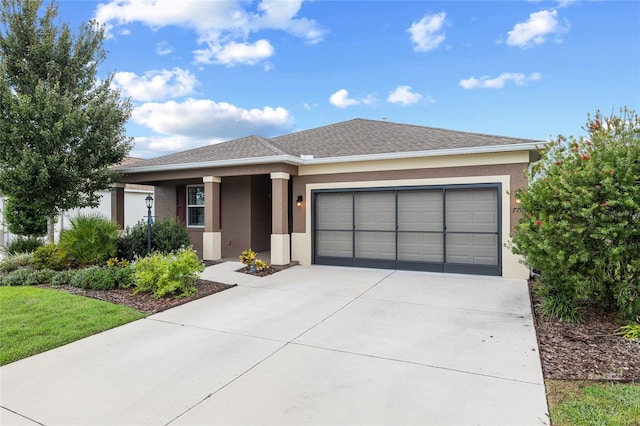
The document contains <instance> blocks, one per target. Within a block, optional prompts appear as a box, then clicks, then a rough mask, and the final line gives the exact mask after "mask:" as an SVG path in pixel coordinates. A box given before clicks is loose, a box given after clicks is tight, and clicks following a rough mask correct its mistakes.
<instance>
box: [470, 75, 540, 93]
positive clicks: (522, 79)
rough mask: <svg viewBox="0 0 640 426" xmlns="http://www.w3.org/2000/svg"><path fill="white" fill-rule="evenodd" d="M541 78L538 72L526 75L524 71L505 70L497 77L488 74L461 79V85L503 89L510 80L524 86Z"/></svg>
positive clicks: (472, 87)
mask: <svg viewBox="0 0 640 426" xmlns="http://www.w3.org/2000/svg"><path fill="white" fill-rule="evenodd" d="M541 78H542V75H541V74H540V73H538V72H533V73H531V74H529V75H525V74H523V73H511V72H503V73H502V74H500V75H499V76H498V77H495V78H490V77H488V76H484V77H480V78H475V77H470V78H467V79H465V80H461V81H460V86H462V87H463V88H465V89H467V90H473V89H502V88H503V87H504V85H505V83H506V82H508V81H513V82H514V83H515V84H516V86H524V85H526V84H527V83H529V82H531V81H538V80H540V79H541Z"/></svg>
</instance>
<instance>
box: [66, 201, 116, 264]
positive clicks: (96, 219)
mask: <svg viewBox="0 0 640 426" xmlns="http://www.w3.org/2000/svg"><path fill="white" fill-rule="evenodd" d="M117 235H118V226H117V225H116V224H115V223H113V222H112V221H110V220H109V219H107V218H106V217H104V216H102V215H101V214H96V213H93V214H79V215H78V216H76V217H74V218H73V219H71V229H67V230H65V231H63V232H62V234H61V235H60V248H61V250H62V251H63V252H64V253H65V254H66V255H67V257H69V258H71V259H74V260H76V261H77V262H78V263H79V264H80V266H87V265H96V264H98V263H102V262H105V261H106V260H107V259H109V258H110V257H113V256H114V255H115V252H116V237H117Z"/></svg>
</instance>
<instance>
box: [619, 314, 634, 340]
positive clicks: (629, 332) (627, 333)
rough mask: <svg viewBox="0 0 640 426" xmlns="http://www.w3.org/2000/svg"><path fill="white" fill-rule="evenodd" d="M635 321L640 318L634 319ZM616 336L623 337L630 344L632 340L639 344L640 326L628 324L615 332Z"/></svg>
mask: <svg viewBox="0 0 640 426" xmlns="http://www.w3.org/2000/svg"><path fill="white" fill-rule="evenodd" d="M636 320H640V318H636ZM616 334H617V335H619V336H622V337H624V338H625V339H627V340H629V341H630V342H633V341H634V340H637V341H639V342H640V324H639V323H637V322H632V323H630V324H627V325H623V326H622V327H620V328H619V329H617V330H616Z"/></svg>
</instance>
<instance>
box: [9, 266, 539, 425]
mask: <svg viewBox="0 0 640 426" xmlns="http://www.w3.org/2000/svg"><path fill="white" fill-rule="evenodd" d="M239 267H240V264H239V263H237V262H226V263H222V264H219V265H215V266H213V267H209V268H207V269H206V270H205V272H204V274H203V277H204V278H207V279H211V280H217V281H222V282H226V283H237V284H238V287H234V288H232V289H229V290H226V291H224V292H222V293H218V294H215V295H212V296H210V297H206V298H203V299H199V300H196V301H194V302H190V303H188V304H185V305H182V306H179V307H177V308H174V309H171V310H168V311H165V312H162V313H159V314H156V315H153V316H150V317H148V318H146V319H143V320H139V321H136V322H134V323H131V324H127V325H125V326H122V327H119V328H117V329H113V330H110V331H107V332H104V333H101V334H99V335H95V336H92V337H89V338H87V339H84V340H81V341H78V342H75V343H72V344H70V345H67V346H65V347H62V348H59V349H56V350H52V351H49V352H47V353H44V354H40V355H37V356H34V357H31V358H28V359H25V360H22V361H18V362H15V363H13V364H9V365H7V366H4V367H2V368H0V383H1V387H0V390H1V394H0V405H1V406H2V407H3V409H2V410H1V411H0V423H1V424H2V425H14V424H16V425H18V424H24V425H35V424H45V425H57V424H59V425H91V424H105V425H124V424H131V425H143V424H149V425H166V424H171V425H213V424H224V425H227V424H273V425H275V424H318V425H320V424H321V425H328V424H334V425H338V424H349V425H352V424H370V425H374V424H375V425H377V424H403V425H407V424H415V425H417V424H439V425H440V424H451V425H453V424H455V425H461V424H492V425H494V424H505V425H507V424H519V425H527V424H530V425H536V424H547V423H548V419H547V416H546V412H547V405H546V398H545V390H544V383H543V379H542V372H541V368H540V362H539V358H538V349H537V344H536V340H535V331H534V329H533V323H532V317H531V312H530V306H529V300H528V293H527V286H526V283H525V282H524V281H510V280H504V279H501V278H495V277H491V278H489V277H476V276H461V275H444V274H430V273H422V272H407V271H388V270H374V269H352V268H339V267H322V266H311V267H301V266H296V267H292V268H289V269H286V270H284V271H281V272H279V273H277V274H274V275H271V276H268V277H264V278H256V277H253V276H250V275H245V274H240V273H237V272H234V270H236V269H238V268H239ZM28 419H31V420H28Z"/></svg>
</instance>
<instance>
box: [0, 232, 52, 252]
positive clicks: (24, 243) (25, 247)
mask: <svg viewBox="0 0 640 426" xmlns="http://www.w3.org/2000/svg"><path fill="white" fill-rule="evenodd" d="M43 244H44V243H43V242H42V240H41V239H40V238H38V237H23V236H18V237H16V238H15V239H14V240H13V241H11V242H10V243H9V244H7V246H6V247H5V248H4V252H5V253H6V254H16V253H33V252H34V251H35V250H36V249H37V248H38V247H41V246H42V245H43Z"/></svg>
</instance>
